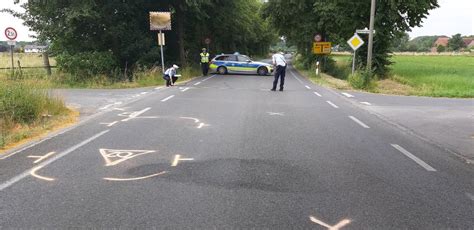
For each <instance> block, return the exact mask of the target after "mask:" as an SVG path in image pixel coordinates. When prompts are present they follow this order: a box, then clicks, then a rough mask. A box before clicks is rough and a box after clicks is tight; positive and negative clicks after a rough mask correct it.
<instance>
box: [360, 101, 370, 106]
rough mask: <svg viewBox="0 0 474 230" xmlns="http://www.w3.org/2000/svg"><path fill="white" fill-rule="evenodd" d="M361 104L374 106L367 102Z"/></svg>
mask: <svg viewBox="0 0 474 230" xmlns="http://www.w3.org/2000/svg"><path fill="white" fill-rule="evenodd" d="M361 104H364V105H372V104H370V103H369V102H366V101H363V102H361Z"/></svg>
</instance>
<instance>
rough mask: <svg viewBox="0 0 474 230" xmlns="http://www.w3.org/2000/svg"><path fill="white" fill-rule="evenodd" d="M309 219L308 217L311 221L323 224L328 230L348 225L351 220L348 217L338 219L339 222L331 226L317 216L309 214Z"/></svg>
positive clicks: (335, 229)
mask: <svg viewBox="0 0 474 230" xmlns="http://www.w3.org/2000/svg"><path fill="white" fill-rule="evenodd" d="M309 219H310V220H311V221H312V222H314V223H316V224H319V225H321V226H323V227H326V228H327V229H329V230H338V229H341V228H342V227H344V226H346V225H348V224H350V223H351V220H349V219H344V220H341V221H339V223H337V224H336V225H334V226H331V225H329V224H327V223H324V222H323V221H321V220H319V219H317V218H316V217H314V216H309Z"/></svg>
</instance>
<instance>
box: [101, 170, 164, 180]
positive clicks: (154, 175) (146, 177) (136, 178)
mask: <svg viewBox="0 0 474 230" xmlns="http://www.w3.org/2000/svg"><path fill="white" fill-rule="evenodd" d="M165 173H167V172H166V171H163V172H159V173H156V174H151V175H148V176H142V177H134V178H112V177H104V180H108V181H134V180H143V179H148V178H151V177H156V176H159V175H163V174H165Z"/></svg>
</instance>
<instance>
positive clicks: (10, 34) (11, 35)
mask: <svg viewBox="0 0 474 230" xmlns="http://www.w3.org/2000/svg"><path fill="white" fill-rule="evenodd" d="M17 36H18V33H17V32H16V30H15V29H14V28H12V27H8V28H6V29H5V37H7V38H8V39H10V40H15V39H16V37H17Z"/></svg>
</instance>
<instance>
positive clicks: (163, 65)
mask: <svg viewBox="0 0 474 230" xmlns="http://www.w3.org/2000/svg"><path fill="white" fill-rule="evenodd" d="M158 37H159V38H160V40H163V41H161V42H160V48H161V70H162V71H163V74H164V73H165V57H164V56H163V43H164V39H163V38H164V37H163V34H162V33H161V30H160V34H159V35H158Z"/></svg>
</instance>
